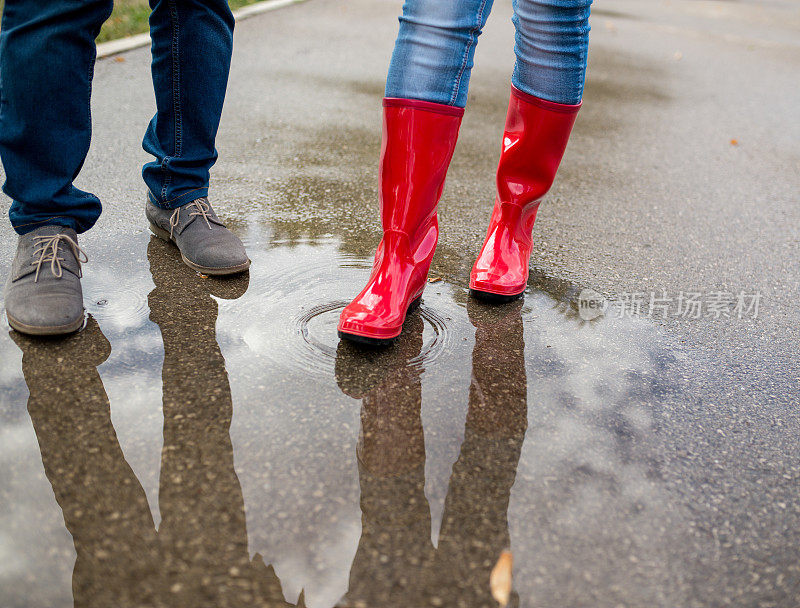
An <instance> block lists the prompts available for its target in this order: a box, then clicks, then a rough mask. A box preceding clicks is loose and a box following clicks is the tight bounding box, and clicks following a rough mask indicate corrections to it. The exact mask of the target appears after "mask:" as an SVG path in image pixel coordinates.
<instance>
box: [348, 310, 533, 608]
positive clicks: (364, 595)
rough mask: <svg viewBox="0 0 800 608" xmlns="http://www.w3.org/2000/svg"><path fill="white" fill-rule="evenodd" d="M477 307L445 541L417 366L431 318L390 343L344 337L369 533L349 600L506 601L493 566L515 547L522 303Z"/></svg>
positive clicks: (522, 414) (523, 412)
mask: <svg viewBox="0 0 800 608" xmlns="http://www.w3.org/2000/svg"><path fill="white" fill-rule="evenodd" d="M468 310H469V314H470V319H471V321H472V323H473V324H474V325H475V327H476V344H475V350H474V351H473V360H472V367H473V378H472V385H471V386H470V396H469V413H468V414H467V423H466V431H465V437H464V443H463V444H462V447H461V454H460V456H459V458H458V461H457V462H456V464H455V466H454V467H453V474H452V476H451V478H450V488H449V491H448V495H447V500H446V502H445V509H444V516H443V521H442V529H441V534H440V536H439V547H438V549H437V550H434V549H433V546H432V544H431V542H430V511H429V507H428V502H427V500H426V498H425V493H424V487H425V478H424V469H425V444H424V437H423V430H422V423H421V419H420V406H421V392H422V387H421V383H420V379H419V372H418V371H417V370H415V369H413V368H411V367H409V365H408V361H409V359H411V358H412V357H413V356H415V355H416V354H418V353H419V350H420V347H421V333H422V323H421V320H420V321H418V323H417V325H415V327H414V331H413V332H407V333H404V334H402V335H401V337H400V342H398V343H397V344H396V345H395V346H394V347H392V350H390V351H387V352H385V353H380V354H374V353H373V354H372V355H369V354H366V353H363V352H362V353H359V355H360V356H356V355H353V354H352V353H353V350H352V348H353V347H351V346H349V345H346V344H345V343H344V342H343V343H341V344H340V346H339V353H338V356H337V380H338V381H339V386H340V387H341V388H342V390H343V391H344V392H345V393H347V394H348V395H350V396H353V397H357V398H358V397H361V398H363V407H362V415H361V429H362V433H361V437H360V440H359V451H358V455H359V476H360V479H361V510H362V524H363V531H362V536H361V541H360V543H359V547H358V551H357V552H356V557H355V560H354V561H353V567H352V571H351V574H350V589H349V591H348V594H347V598H346V601H345V602H343V603H342V604H341V605H342V606H362V605H363V606H428V605H445V606H469V607H470V608H472V607H476V608H482V607H483V606H493V607H496V606H497V603H496V602H495V601H494V600H493V599H492V597H491V593H490V588H489V574H490V572H491V569H492V567H493V566H494V564H495V563H496V561H497V559H498V557H499V556H500V553H501V552H502V551H503V550H504V549H506V548H507V547H508V546H509V536H508V519H507V517H508V503H509V499H510V495H511V487H512V486H513V485H514V479H515V477H516V470H517V465H518V463H519V457H520V452H521V450H522V441H523V438H524V436H525V430H526V428H527V381H526V376H525V361H524V343H523V338H522V318H521V314H520V311H521V302H517V303H513V304H511V305H508V306H502V307H498V308H487V307H483V306H480V305H479V304H476V303H474V302H470V303H469V308H468ZM412 341H413V344H412ZM365 379H366V380H365ZM512 605H518V598H516V597H514V598H513V599H512Z"/></svg>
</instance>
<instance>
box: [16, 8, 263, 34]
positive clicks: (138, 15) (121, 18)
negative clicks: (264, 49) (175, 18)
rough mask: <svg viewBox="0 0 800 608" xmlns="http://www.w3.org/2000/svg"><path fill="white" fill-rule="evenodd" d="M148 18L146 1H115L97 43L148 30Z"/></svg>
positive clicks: (148, 12) (148, 11) (148, 10)
mask: <svg viewBox="0 0 800 608" xmlns="http://www.w3.org/2000/svg"><path fill="white" fill-rule="evenodd" d="M258 1H259V0H228V3H229V4H230V5H231V8H232V9H234V10H235V9H237V8H240V7H242V6H245V5H247V4H254V3H255V2H258ZM2 9H3V0H0V10H2ZM149 17H150V7H149V5H148V4H147V0H115V2H114V12H113V13H111V17H110V18H109V19H108V21H106V22H105V24H104V25H103V29H102V30H100V35H99V36H98V37H97V42H106V41H108V40H116V39H117V38H124V37H125V36H133V35H134V34H141V33H142V32H146V31H147V30H148V23H147V20H148V18H149Z"/></svg>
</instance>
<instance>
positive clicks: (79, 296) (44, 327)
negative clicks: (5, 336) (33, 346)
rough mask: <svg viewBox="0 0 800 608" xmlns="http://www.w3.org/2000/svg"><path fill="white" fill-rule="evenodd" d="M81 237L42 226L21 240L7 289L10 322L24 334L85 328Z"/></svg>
mask: <svg viewBox="0 0 800 608" xmlns="http://www.w3.org/2000/svg"><path fill="white" fill-rule="evenodd" d="M86 261H87V258H86V254H85V253H84V251H83V250H82V249H81V248H80V247H79V246H78V235H77V234H75V231H74V230H72V229H71V228H64V227H63V226H42V227H41V228H37V229H36V230H34V231H33V232H29V233H28V234H25V235H22V236H21V237H19V243H18V244H17V255H16V256H15V257H14V262H13V263H12V264H11V274H9V276H8V281H7V282H6V288H5V306H6V317H7V318H8V324H9V325H11V327H13V328H14V329H16V330H17V331H19V332H22V333H24V334H30V335H34V336H53V335H58V334H69V333H72V332H74V331H78V330H79V329H80V328H81V326H82V325H83V292H82V291H81V263H82V262H86Z"/></svg>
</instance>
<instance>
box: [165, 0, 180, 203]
mask: <svg viewBox="0 0 800 608" xmlns="http://www.w3.org/2000/svg"><path fill="white" fill-rule="evenodd" d="M168 4H169V16H170V20H171V21H172V48H171V54H172V113H173V116H174V121H175V124H174V128H175V141H174V146H175V150H174V154H173V156H165V157H164V158H163V159H162V160H161V170H162V172H163V173H164V182H163V185H162V188H161V198H162V199H166V197H167V189H168V188H169V186H170V184H171V183H172V175H171V174H170V172H169V170H168V166H169V161H170V160H171V159H172V158H173V157H178V158H179V157H180V156H181V154H182V153H183V117H182V112H181V92H180V87H181V71H180V44H179V41H180V20H179V18H178V6H177V4H176V2H175V0H168Z"/></svg>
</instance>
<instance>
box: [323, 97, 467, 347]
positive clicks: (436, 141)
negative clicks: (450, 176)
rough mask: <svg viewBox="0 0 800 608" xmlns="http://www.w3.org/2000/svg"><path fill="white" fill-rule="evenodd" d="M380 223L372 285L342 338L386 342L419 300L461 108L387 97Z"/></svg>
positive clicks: (346, 320)
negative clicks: (381, 233) (437, 207)
mask: <svg viewBox="0 0 800 608" xmlns="http://www.w3.org/2000/svg"><path fill="white" fill-rule="evenodd" d="M383 108H384V109H383V146H382V149H381V162H380V182H381V184H380V192H381V222H382V224H383V239H381V242H380V245H378V251H377V253H376V254H375V262H374V264H373V266H372V275H371V276H370V278H369V281H368V282H367V286H366V287H365V288H364V289H363V290H362V291H361V293H360V294H358V296H356V299H355V300H353V301H352V302H351V303H350V304H349V305H348V306H347V307H345V309H344V310H343V311H342V314H341V316H340V318H339V328H338V329H339V337H340V338H346V339H348V340H353V341H355V342H362V343H367V344H382V343H384V342H388V341H390V340H392V339H393V338H396V337H397V336H399V335H400V332H401V330H402V329H403V322H404V321H405V318H406V313H407V312H408V310H409V309H410V308H412V307H414V306H416V305H417V304H418V303H419V300H420V298H421V297H422V291H423V289H424V288H425V282H426V280H427V278H428V269H429V268H430V265H431V259H432V258H433V252H434V250H435V249H436V242H437V240H438V238H439V224H438V222H437V219H436V205H437V204H438V203H439V197H441V195H442V190H443V189H444V178H445V175H446V174H447V167H448V166H449V165H450V159H451V158H452V157H453V150H454V148H455V145H456V139H457V138H458V128H459V126H460V125H461V117H462V116H463V115H464V110H463V108H456V107H453V106H446V105H442V104H438V103H430V102H426V101H417V100H412V99H393V98H386V99H384V100H383Z"/></svg>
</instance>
